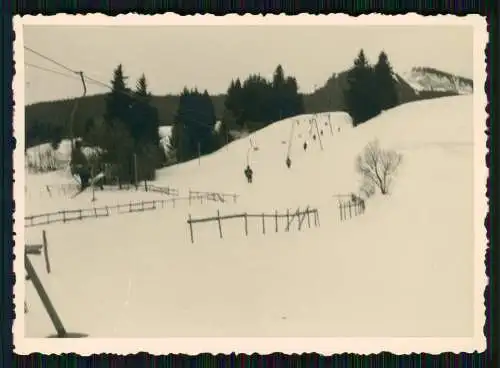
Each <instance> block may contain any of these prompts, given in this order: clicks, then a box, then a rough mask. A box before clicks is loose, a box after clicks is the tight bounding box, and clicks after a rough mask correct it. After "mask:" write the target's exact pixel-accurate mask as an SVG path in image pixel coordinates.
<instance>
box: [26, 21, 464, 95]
mask: <svg viewBox="0 0 500 368" xmlns="http://www.w3.org/2000/svg"><path fill="white" fill-rule="evenodd" d="M24 44H25V46H28V47H30V48H32V49H34V50H36V51H38V52H40V53H42V54H44V55H46V56H49V57H51V58H53V59H54V60H56V61H58V62H60V63H62V64H64V65H67V66H68V67H70V68H72V69H75V70H82V71H83V72H84V73H85V74H86V75H88V76H90V77H92V78H94V79H98V80H99V81H102V82H105V83H107V84H108V83H109V81H110V80H111V78H112V73H113V69H114V68H115V67H116V66H117V65H118V64H119V63H122V64H123V68H124V72H125V74H126V75H127V76H129V86H133V85H135V81H136V80H137V78H138V77H139V76H140V75H141V73H144V74H145V75H146V78H147V79H148V82H149V86H150V90H151V92H152V93H153V94H157V95H166V94H177V93H179V92H180V91H181V90H182V88H183V87H184V86H188V87H195V86H196V87H198V89H200V90H204V89H207V90H208V92H209V93H211V94H217V93H224V92H225V91H226V90H227V87H228V85H229V82H230V81H231V79H232V78H236V77H240V78H242V79H244V78H245V77H247V76H248V74H250V73H260V74H261V75H263V76H265V77H270V76H271V75H272V73H273V71H274V69H275V68H276V66H277V65H278V64H281V65H282V66H283V68H284V70H285V74H291V75H293V76H295V77H296V78H297V81H298V83H299V87H300V90H301V91H302V92H310V91H312V90H313V89H314V87H315V85H317V86H318V87H319V86H322V85H323V84H324V83H325V82H326V80H327V79H328V78H329V77H330V76H331V75H332V74H333V73H336V72H341V71H343V70H346V69H347V68H349V67H350V66H351V65H352V62H353V60H354V58H355V57H356V55H357V53H358V51H359V49H361V48H363V49H364V50H365V52H366V54H367V56H368V58H369V59H370V61H371V62H376V59H377V56H378V54H379V52H380V51H381V50H385V51H386V52H387V54H388V55H389V60H390V61H391V63H392V65H393V67H394V69H395V71H397V72H405V71H409V70H410V69H411V68H412V67H413V66H430V67H434V68H437V69H441V70H444V71H447V72H450V73H454V74H458V75H461V76H464V77H469V78H472V74H473V28H472V26H271V25H266V26H234V27H233V26H230V27H228V26H154V27H153V26H24ZM28 63H29V64H35V65H37V66H41V67H44V68H49V69H52V70H57V71H61V72H63V73H67V72H66V71H65V70H64V69H61V68H60V67H59V66H57V65H54V64H52V63H50V62H48V61H46V60H44V59H42V58H40V57H39V56H37V55H35V54H32V53H30V52H25V91H26V92H25V99H26V101H25V103H26V104H31V103H34V102H39V101H48V100H56V99H63V98H71V97H75V96H80V95H81V91H82V87H81V84H80V83H79V82H78V80H77V79H72V78H66V77H64V76H59V75H57V74H54V73H50V72H46V71H41V70H39V69H36V68H34V67H30V66H28V65H26V64H28ZM105 91H107V90H106V88H104V87H102V86H94V85H89V86H88V94H96V93H103V92H105Z"/></svg>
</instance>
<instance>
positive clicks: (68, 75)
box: [24, 63, 80, 80]
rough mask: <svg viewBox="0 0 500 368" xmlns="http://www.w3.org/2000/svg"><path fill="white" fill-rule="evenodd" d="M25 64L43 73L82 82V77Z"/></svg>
mask: <svg viewBox="0 0 500 368" xmlns="http://www.w3.org/2000/svg"><path fill="white" fill-rule="evenodd" d="M24 64H25V65H26V66H28V67H30V68H35V69H38V70H42V71H45V72H48V73H53V74H57V75H60V76H63V77H66V78H70V79H76V80H80V77H79V76H77V75H73V74H67V73H63V72H60V71H57V70H54V69H49V68H45V67H43V66H40V65H36V64H32V63H24Z"/></svg>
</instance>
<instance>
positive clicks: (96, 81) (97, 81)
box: [24, 46, 213, 129]
mask: <svg viewBox="0 0 500 368" xmlns="http://www.w3.org/2000/svg"><path fill="white" fill-rule="evenodd" d="M24 48H25V49H26V50H28V51H30V52H32V53H34V54H36V55H38V56H40V57H41V58H43V59H45V60H48V61H50V62H52V63H53V64H55V65H58V66H59V67H61V68H63V69H65V70H67V71H69V72H71V73H72V74H75V77H76V78H78V79H79V80H80V77H81V75H83V78H84V79H85V80H86V81H88V82H90V83H91V84H94V85H100V86H102V87H105V88H108V89H109V90H113V87H112V86H111V85H110V84H108V83H105V82H102V81H100V80H98V79H96V78H93V77H89V76H88V75H87V74H85V73H84V72H82V71H77V70H74V69H72V68H70V67H68V66H66V65H64V64H63V63H61V62H59V61H57V60H54V59H53V58H51V57H49V56H46V55H44V54H42V53H41V52H38V51H36V50H34V49H32V48H30V47H28V46H24ZM27 65H28V64H27ZM31 66H34V65H31ZM36 68H38V69H40V70H45V69H46V71H51V72H54V73H56V74H62V73H61V72H57V71H53V70H50V69H47V68H43V67H40V66H36ZM62 75H65V74H62ZM65 76H66V77H70V75H65ZM71 77H72V76H71ZM118 92H119V93H122V94H125V95H127V96H129V97H133V98H137V97H138V96H137V94H135V93H134V92H132V91H128V90H119V91H118ZM185 111H187V112H190V113H191V112H194V113H198V114H204V112H202V111H199V110H195V109H189V108H188V109H186V110H185ZM191 122H192V123H194V124H196V125H198V126H204V127H206V128H210V129H212V128H213V127H212V126H210V125H209V124H204V123H201V122H199V121H196V120H191Z"/></svg>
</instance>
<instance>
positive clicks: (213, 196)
mask: <svg viewBox="0 0 500 368" xmlns="http://www.w3.org/2000/svg"><path fill="white" fill-rule="evenodd" d="M189 197H196V198H206V199H207V200H209V201H214V202H222V203H225V202H226V200H227V199H232V200H233V203H236V200H237V199H238V197H239V196H238V194H235V193H221V192H200V191H196V190H191V189H189Z"/></svg>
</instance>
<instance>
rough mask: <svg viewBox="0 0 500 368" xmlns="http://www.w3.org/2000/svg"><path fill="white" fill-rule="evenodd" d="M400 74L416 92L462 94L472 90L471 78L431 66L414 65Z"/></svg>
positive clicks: (469, 92)
mask: <svg viewBox="0 0 500 368" xmlns="http://www.w3.org/2000/svg"><path fill="white" fill-rule="evenodd" d="M401 76H402V77H403V79H404V80H405V81H406V82H407V83H408V84H409V85H410V86H411V87H412V88H413V89H414V90H415V92H417V93H419V92H422V91H435V92H453V93H457V94H461V95H463V94H471V93H472V92H473V83H472V81H471V80H469V79H467V78H463V77H459V76H456V75H452V74H449V73H446V72H442V71H439V70H436V69H432V68H423V67H415V68H413V69H412V70H411V71H409V72H407V73H402V75H401Z"/></svg>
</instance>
